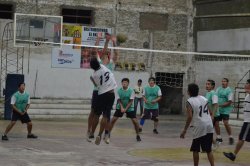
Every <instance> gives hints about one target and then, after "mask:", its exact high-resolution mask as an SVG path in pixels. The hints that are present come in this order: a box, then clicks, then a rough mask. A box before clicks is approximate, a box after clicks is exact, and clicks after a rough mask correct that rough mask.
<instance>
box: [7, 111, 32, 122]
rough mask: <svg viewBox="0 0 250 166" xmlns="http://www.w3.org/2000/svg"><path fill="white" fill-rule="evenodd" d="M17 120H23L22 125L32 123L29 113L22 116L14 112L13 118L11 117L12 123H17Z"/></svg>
mask: <svg viewBox="0 0 250 166" xmlns="http://www.w3.org/2000/svg"><path fill="white" fill-rule="evenodd" d="M17 120H21V122H22V123H29V122H31V120H30V117H29V115H28V114H27V112H26V113H25V114H24V115H20V114H19V113H17V112H16V111H13V112H12V116H11V121H17Z"/></svg>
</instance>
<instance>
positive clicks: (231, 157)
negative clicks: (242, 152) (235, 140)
mask: <svg viewBox="0 0 250 166" xmlns="http://www.w3.org/2000/svg"><path fill="white" fill-rule="evenodd" d="M223 154H224V156H225V157H227V158H229V159H230V160H232V161H234V160H235V158H236V156H235V155H234V154H233V153H231V152H230V153H226V152H223Z"/></svg>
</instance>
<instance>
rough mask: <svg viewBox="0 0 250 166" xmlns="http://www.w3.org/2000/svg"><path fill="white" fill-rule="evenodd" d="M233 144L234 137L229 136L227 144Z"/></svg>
mask: <svg viewBox="0 0 250 166" xmlns="http://www.w3.org/2000/svg"><path fill="white" fill-rule="evenodd" d="M233 144H234V139H233V138H232V137H230V138H229V145H233Z"/></svg>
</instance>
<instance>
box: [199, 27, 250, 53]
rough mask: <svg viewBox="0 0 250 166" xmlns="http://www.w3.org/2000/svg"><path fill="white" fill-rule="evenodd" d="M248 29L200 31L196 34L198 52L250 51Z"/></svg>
mask: <svg viewBox="0 0 250 166" xmlns="http://www.w3.org/2000/svg"><path fill="white" fill-rule="evenodd" d="M249 43H250V28H241V29H228V30H216V31H200V32H198V34H197V50H198V51H244V50H250V45H249Z"/></svg>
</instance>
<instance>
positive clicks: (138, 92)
mask: <svg viewBox="0 0 250 166" xmlns="http://www.w3.org/2000/svg"><path fill="white" fill-rule="evenodd" d="M134 92H135V99H134V109H135V112H136V113H137V106H138V103H139V104H140V116H141V115H142V114H143V97H142V94H143V87H142V80H141V79H139V80H138V82H137V85H136V86H135V88H134Z"/></svg>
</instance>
